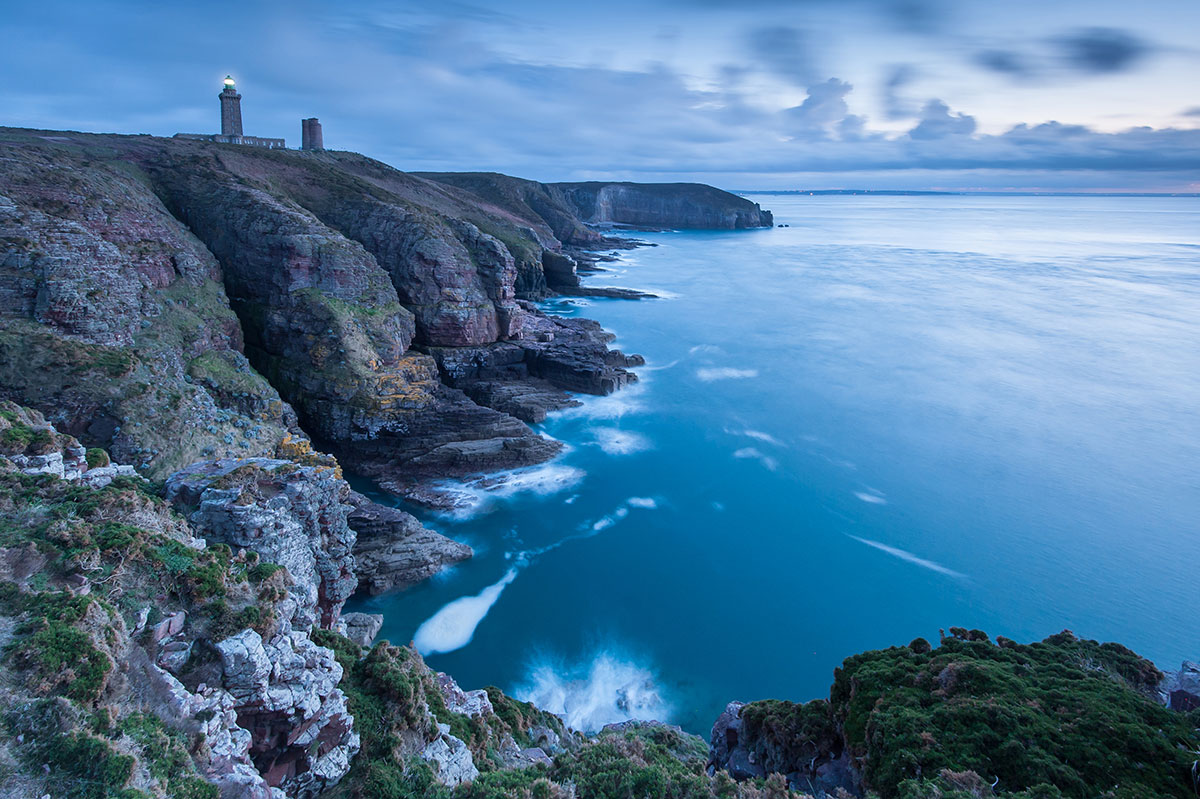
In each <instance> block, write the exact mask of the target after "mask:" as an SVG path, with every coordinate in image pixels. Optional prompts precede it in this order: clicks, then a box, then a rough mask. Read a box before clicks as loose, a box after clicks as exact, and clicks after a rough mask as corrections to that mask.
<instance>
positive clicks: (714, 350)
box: [688, 344, 725, 355]
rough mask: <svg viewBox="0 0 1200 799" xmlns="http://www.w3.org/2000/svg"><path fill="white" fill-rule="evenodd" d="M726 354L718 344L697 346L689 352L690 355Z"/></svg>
mask: <svg viewBox="0 0 1200 799" xmlns="http://www.w3.org/2000/svg"><path fill="white" fill-rule="evenodd" d="M724 352H725V350H723V349H721V348H720V347H718V346H717V345H716V344H697V345H696V346H694V347H692V348H691V349H690V350H688V355H721V354H722V353H724Z"/></svg>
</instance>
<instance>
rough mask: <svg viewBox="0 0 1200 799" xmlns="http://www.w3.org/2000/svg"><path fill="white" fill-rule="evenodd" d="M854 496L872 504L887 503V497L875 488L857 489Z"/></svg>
mask: <svg viewBox="0 0 1200 799" xmlns="http://www.w3.org/2000/svg"><path fill="white" fill-rule="evenodd" d="M854 496H856V497H858V498H859V499H861V500H862V501H863V502H869V503H870V504H872V505H886V504H887V499H886V498H885V497H884V496H883V494H881V493H880V492H878V491H876V490H875V489H870V490H869V492H868V491H855V492H854Z"/></svg>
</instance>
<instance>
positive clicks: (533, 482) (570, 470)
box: [435, 463, 587, 519]
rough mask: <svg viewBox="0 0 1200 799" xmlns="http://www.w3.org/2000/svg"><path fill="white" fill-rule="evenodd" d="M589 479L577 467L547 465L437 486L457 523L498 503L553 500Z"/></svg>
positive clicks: (556, 464) (555, 464) (445, 482)
mask: <svg viewBox="0 0 1200 799" xmlns="http://www.w3.org/2000/svg"><path fill="white" fill-rule="evenodd" d="M586 476H587V473H586V472H584V471H583V470H582V469H576V468H575V467H574V466H565V465H563V464H561V463H544V464H542V465H541V466H534V467H531V468H528V469H516V470H513V471H509V472H500V473H499V474H494V475H489V476H488V477H485V478H483V479H480V480H473V481H471V482H459V481H454V480H443V481H440V482H438V483H436V484H435V485H436V487H437V490H438V491H439V492H440V493H441V494H442V495H443V496H445V497H446V498H448V499H449V501H450V504H451V505H452V506H453V510H451V511H450V512H449V513H450V515H451V516H453V517H454V518H456V519H468V518H471V517H473V516H478V515H480V514H483V513H486V512H488V511H490V510H491V508H492V505H493V504H494V503H495V502H496V501H497V500H504V499H510V498H511V497H514V496H516V495H517V494H524V493H528V494H537V495H539V496H550V495H551V494H557V493H558V492H560V491H566V490H567V489H571V488H574V487H576V486H577V485H579V484H580V483H581V482H583V478H584V477H586Z"/></svg>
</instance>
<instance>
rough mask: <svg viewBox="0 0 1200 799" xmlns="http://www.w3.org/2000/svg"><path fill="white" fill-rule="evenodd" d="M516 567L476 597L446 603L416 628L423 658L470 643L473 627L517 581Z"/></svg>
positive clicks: (415, 639) (414, 636) (473, 634)
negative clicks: (505, 589) (509, 586)
mask: <svg viewBox="0 0 1200 799" xmlns="http://www.w3.org/2000/svg"><path fill="white" fill-rule="evenodd" d="M518 568H519V567H518V566H514V567H513V568H511V569H509V570H508V572H507V573H506V574H505V575H504V576H503V577H501V578H500V579H499V580H498V581H496V582H494V583H492V584H491V585H489V586H488V587H487V588H485V589H483V590H482V591H480V592H479V593H478V594H476V595H475V596H465V597H462V598H461V599H456V600H454V601H453V602H451V603H449V604H448V605H446V606H445V607H443V608H442V609H441V610H439V611H438V612H437V613H435V614H433V616H432V617H430V618H429V620H428V621H426V622H425V623H424V624H422V625H421V626H420V627H418V628H417V632H416V634H415V635H413V643H414V644H415V645H416V647H417V651H418V652H420V653H421V654H422V655H429V654H433V653H435V652H453V651H454V650H455V649H461V648H462V647H464V646H466V645H467V644H469V643H471V639H472V638H474V637H475V628H476V627H478V626H479V623H480V622H481V621H483V617H484V616H486V615H487V614H488V611H489V610H491V609H492V605H495V604H496V601H497V600H499V599H500V594H501V593H503V592H504V588H505V587H506V586H507V585H508V584H509V583H511V582H512V581H513V580H515V579H517V570H518Z"/></svg>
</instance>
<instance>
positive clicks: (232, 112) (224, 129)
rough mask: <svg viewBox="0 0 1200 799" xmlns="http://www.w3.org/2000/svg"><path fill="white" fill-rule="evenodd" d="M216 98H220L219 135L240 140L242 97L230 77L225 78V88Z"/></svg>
mask: <svg viewBox="0 0 1200 799" xmlns="http://www.w3.org/2000/svg"><path fill="white" fill-rule="evenodd" d="M217 96H218V97H220V98H221V135H222V136H232V137H237V138H241V136H242V96H241V95H240V94H238V91H237V87H236V86H235V85H234V83H233V77H232V76H231V75H226V76H225V88H224V89H222V90H221V93H220V94H219V95H217Z"/></svg>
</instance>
